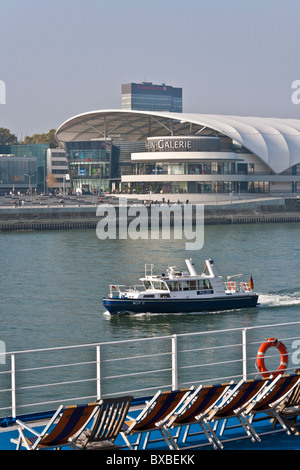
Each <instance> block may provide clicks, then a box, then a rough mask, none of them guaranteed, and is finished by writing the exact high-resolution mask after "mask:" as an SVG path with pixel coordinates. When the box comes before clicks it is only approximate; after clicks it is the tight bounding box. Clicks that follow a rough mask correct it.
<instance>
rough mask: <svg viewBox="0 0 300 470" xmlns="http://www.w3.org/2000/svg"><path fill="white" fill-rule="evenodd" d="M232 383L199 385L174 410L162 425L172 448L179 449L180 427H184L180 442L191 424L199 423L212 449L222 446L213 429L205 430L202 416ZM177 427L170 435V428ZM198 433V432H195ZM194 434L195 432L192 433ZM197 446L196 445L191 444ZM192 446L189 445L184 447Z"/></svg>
mask: <svg viewBox="0 0 300 470" xmlns="http://www.w3.org/2000/svg"><path fill="white" fill-rule="evenodd" d="M232 385H233V381H232V382H230V383H224V384H215V385H205V386H203V385H200V386H199V387H198V388H197V390H196V391H195V392H194V393H193V394H191V395H190V396H189V397H188V399H187V400H186V401H185V403H184V404H183V405H182V407H181V408H180V409H179V410H178V411H176V412H175V413H174V414H173V415H172V416H171V418H170V419H169V420H168V421H167V422H165V424H164V425H163V431H164V432H165V433H166V434H167V436H168V438H169V441H170V442H171V443H172V444H173V449H176V450H179V449H180V447H179V445H178V439H179V434H180V430H181V428H182V427H184V428H185V432H184V436H183V440H182V442H183V443H185V442H186V439H187V437H188V435H189V429H190V426H191V425H192V424H199V426H200V427H201V429H202V432H204V434H205V435H206V437H207V439H208V441H209V442H210V444H212V446H213V447H214V449H218V448H223V446H222V444H221V442H220V441H219V439H218V438H217V436H216V435H215V433H214V432H213V431H211V435H210V433H209V432H208V431H207V429H206V427H205V426H204V424H203V418H204V417H205V416H206V415H207V414H208V413H209V411H210V410H211V409H212V408H213V407H214V406H216V405H217V404H218V403H219V401H220V400H221V399H222V397H224V396H225V394H226V393H227V392H228V390H229V389H230V387H231V386H232ZM173 428H178V429H177V434H176V435H175V436H172V434H171V432H170V429H173ZM197 434H199V433H197ZM193 435H194V436H195V435H196V433H193ZM193 447H198V446H193ZM187 448H189V449H190V448H192V447H191V446H190V447H185V449H187Z"/></svg>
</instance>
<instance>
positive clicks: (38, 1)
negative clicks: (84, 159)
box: [0, 0, 300, 140]
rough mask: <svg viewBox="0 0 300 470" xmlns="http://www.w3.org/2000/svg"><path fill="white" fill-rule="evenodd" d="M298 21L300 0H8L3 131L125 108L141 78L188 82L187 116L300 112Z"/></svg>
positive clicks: (0, 29) (38, 128)
mask: <svg viewBox="0 0 300 470" xmlns="http://www.w3.org/2000/svg"><path fill="white" fill-rule="evenodd" d="M299 20H300V2H299V0H284V1H283V0H282V1H279V0H206V1H204V0H185V1H182V0H151V1H147V0H0V40H1V48H0V51H1V52H0V127H6V128H8V129H10V130H11V132H12V133H14V134H16V135H17V137H18V139H19V140H22V139H23V138H24V137H25V136H26V135H33V134H35V133H42V132H48V131H49V129H53V128H55V129H57V128H58V127H59V126H60V125H61V124H62V123H63V122H64V121H66V120H67V119H69V118H71V117H72V116H75V115H77V114H80V113H84V112H88V111H93V110H101V109H121V106H122V105H121V85H122V83H129V82H135V83H138V82H141V81H150V82H153V83H155V84H161V83H166V84H167V85H172V86H175V87H181V88H182V89H183V112H186V113H205V114H225V115H241V116H267V117H283V118H300V104H299V105H298V104H294V103H293V102H292V99H291V98H292V93H293V91H294V90H293V89H292V83H293V82H294V81H295V80H300V61H299V44H300V27H299ZM299 83H300V82H299ZM1 85H2V86H1Z"/></svg>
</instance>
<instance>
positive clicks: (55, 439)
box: [11, 403, 99, 450]
mask: <svg viewBox="0 0 300 470" xmlns="http://www.w3.org/2000/svg"><path fill="white" fill-rule="evenodd" d="M98 406H99V404H98V403H90V404H87V405H74V406H67V407H63V406H60V407H59V408H58V410H57V412H56V413H55V414H54V415H53V417H52V418H51V419H50V421H49V422H48V424H47V425H46V427H45V428H44V430H43V431H42V432H41V433H38V432H36V431H35V430H34V429H33V428H31V427H29V426H27V425H26V424H25V423H23V422H21V421H19V420H17V421H16V422H17V424H18V425H19V427H18V431H19V438H18V439H11V441H12V442H13V443H16V444H17V449H19V448H20V446H24V447H25V448H26V449H27V450H34V449H50V448H61V447H63V446H67V445H68V446H70V445H72V439H73V438H75V437H76V435H77V434H78V433H79V432H80V431H81V429H82V428H84V427H85V426H86V425H87V423H88V422H89V421H90V419H91V418H92V416H93V414H94V412H95V411H96V409H97V407H98ZM59 415H60V417H59V418H58V416H59ZM57 418H58V421H57V423H56V424H54V425H53V423H54V421H56V419H57ZM52 425H53V427H52ZM51 427H52V429H51V430H50V431H49V433H48V430H49V429H50V428H51ZM24 430H27V431H29V432H30V433H32V435H31V436H25V434H24Z"/></svg>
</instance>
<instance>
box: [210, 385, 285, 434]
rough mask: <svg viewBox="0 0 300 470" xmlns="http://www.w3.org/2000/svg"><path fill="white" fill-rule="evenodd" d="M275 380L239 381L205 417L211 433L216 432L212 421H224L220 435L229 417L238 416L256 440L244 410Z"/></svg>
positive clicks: (245, 429)
mask: <svg viewBox="0 0 300 470" xmlns="http://www.w3.org/2000/svg"><path fill="white" fill-rule="evenodd" d="M279 377H280V376H278V378H279ZM275 380H276V379H275ZM273 382H274V381H270V379H269V378H264V379H251V380H246V381H241V382H239V383H238V384H237V385H236V387H234V388H233V389H232V390H231V393H229V394H227V395H226V396H225V397H224V400H222V402H221V403H220V404H219V405H218V406H217V407H215V408H214V409H212V410H211V411H210V412H209V413H208V415H207V416H205V417H204V418H203V423H204V425H205V426H206V427H207V428H208V430H209V432H210V434H211V435H212V436H213V432H214V431H213V430H212V427H211V424H210V423H211V422H215V423H217V422H220V421H223V426H222V429H221V432H220V435H223V432H224V430H225V425H226V423H227V421H228V419H229V418H232V417H236V418H237V419H238V421H239V423H240V424H241V426H242V428H243V429H244V431H245V432H246V434H247V436H248V437H249V438H250V439H251V440H252V441H253V442H255V441H256V439H255V437H254V436H253V435H252V433H251V431H250V430H249V428H248V425H247V424H246V423H245V422H244V420H243V417H242V411H243V410H244V409H245V408H246V406H247V405H248V404H249V403H250V402H251V401H252V400H254V398H256V397H257V396H260V394H261V393H262V391H263V390H265V391H267V390H268V389H269V387H270V386H271V384H272V383H273Z"/></svg>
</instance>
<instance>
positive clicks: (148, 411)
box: [120, 387, 194, 450]
mask: <svg viewBox="0 0 300 470" xmlns="http://www.w3.org/2000/svg"><path fill="white" fill-rule="evenodd" d="M193 390H194V387H191V388H184V389H179V390H171V391H165V392H162V391H161V390H159V391H158V392H157V393H156V394H155V395H154V396H153V398H152V399H151V400H150V401H149V402H148V403H147V404H146V406H145V407H144V409H143V410H142V411H141V413H140V414H139V415H138V416H137V418H135V419H134V418H130V417H129V419H128V420H127V421H126V422H125V423H124V425H123V426H122V430H121V432H120V434H121V436H122V437H123V439H124V441H125V443H126V445H127V446H128V447H129V449H131V450H137V449H138V448H139V445H140V443H141V437H142V436H143V435H144V436H145V439H144V442H143V449H146V448H147V445H148V443H149V442H150V440H149V437H150V434H151V432H152V431H160V434H161V436H162V437H163V439H164V440H165V442H166V444H167V445H168V447H169V448H170V449H173V446H172V443H170V442H169V439H168V436H167V435H166V434H165V433H164V430H163V424H164V423H165V421H167V420H168V419H169V417H170V416H171V415H172V413H174V412H175V411H176V410H177V409H178V407H180V406H181V405H182V403H184V401H185V400H186V399H187V397H188V396H189V395H190V393H191V392H192V391H193ZM131 435H137V440H136V442H134V443H131V442H130V440H129V439H128V436H131ZM151 442H153V441H151Z"/></svg>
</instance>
